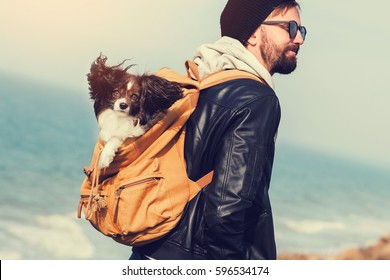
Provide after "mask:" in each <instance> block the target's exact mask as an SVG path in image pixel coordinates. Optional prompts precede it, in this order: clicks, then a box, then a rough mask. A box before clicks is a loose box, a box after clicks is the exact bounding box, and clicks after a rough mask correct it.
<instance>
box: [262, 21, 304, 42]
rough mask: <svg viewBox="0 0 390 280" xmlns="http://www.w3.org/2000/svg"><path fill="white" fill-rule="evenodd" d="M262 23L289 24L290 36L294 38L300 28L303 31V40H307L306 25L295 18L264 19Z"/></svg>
mask: <svg viewBox="0 0 390 280" xmlns="http://www.w3.org/2000/svg"><path fill="white" fill-rule="evenodd" d="M262 24H267V25H281V24H284V25H286V24H288V33H289V34H290V38H291V39H294V38H295V37H296V36H297V33H298V30H299V32H301V35H302V38H303V40H305V37H306V33H307V31H306V28H305V27H304V26H299V25H298V23H297V22H296V21H295V20H292V21H264V22H263V23H262Z"/></svg>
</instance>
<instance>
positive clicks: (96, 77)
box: [87, 55, 133, 100]
mask: <svg viewBox="0 0 390 280" xmlns="http://www.w3.org/2000/svg"><path fill="white" fill-rule="evenodd" d="M106 61H107V57H106V56H104V55H100V56H99V57H98V58H97V59H96V60H95V61H94V62H93V63H92V65H91V69H90V72H89V73H88V74H87V80H88V84H89V95H90V97H91V99H93V100H96V99H102V98H106V97H107V95H108V94H111V93H112V92H113V91H114V90H115V89H117V88H118V87H120V86H123V85H124V84H126V83H127V80H128V76H129V73H128V72H127V70H128V69H129V68H130V67H132V66H133V65H129V66H127V67H122V65H123V64H124V62H125V61H126V60H124V61H123V62H122V63H120V64H118V65H115V66H108V65H106Z"/></svg>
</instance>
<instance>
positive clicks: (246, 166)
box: [135, 79, 280, 259]
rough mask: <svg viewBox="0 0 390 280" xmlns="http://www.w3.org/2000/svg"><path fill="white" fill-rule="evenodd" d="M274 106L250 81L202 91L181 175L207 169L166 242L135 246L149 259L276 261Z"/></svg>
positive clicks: (258, 85) (269, 93) (195, 176)
mask: <svg viewBox="0 0 390 280" xmlns="http://www.w3.org/2000/svg"><path fill="white" fill-rule="evenodd" d="M279 121H280V106H279V101H278V98H277V97H276V95H275V93H274V91H273V90H272V89H271V88H270V87H268V86H267V85H264V84H261V83H259V82H257V81H254V80H251V79H239V80H233V81H229V82H225V83H222V84H220V85H217V86H214V87H212V88H209V89H206V90H203V91H202V92H201V94H200V98H199V101H198V106H197V108H196V110H195V111H194V113H193V115H192V116H191V117H190V120H189V121H188V123H187V132H186V133H187V134H186V142H185V157H186V162H187V170H188V175H189V177H190V178H191V179H192V180H197V179H199V178H201V177H202V176H203V175H205V174H206V173H208V172H209V171H210V170H214V177H213V181H212V182H211V183H210V184H209V185H208V186H207V187H206V188H204V189H203V190H202V191H201V192H200V193H199V194H198V195H197V196H195V198H194V199H192V200H191V201H190V202H189V203H188V205H187V207H186V210H185V213H184V215H183V217H182V219H181V221H180V222H179V224H178V225H177V226H176V228H175V229H174V230H173V231H172V232H171V233H170V234H169V235H168V236H166V237H165V238H163V239H161V240H158V241H156V242H154V243H152V244H148V245H145V246H143V247H140V248H137V249H135V250H139V252H141V253H143V254H146V255H147V256H150V257H152V258H155V259H275V258H276V247H275V239H274V229H273V220H272V213H271V205H270V201H269V196H268V189H269V184H270V178H271V171H272V165H273V158H274V148H275V136H276V132H277V129H278V126H279Z"/></svg>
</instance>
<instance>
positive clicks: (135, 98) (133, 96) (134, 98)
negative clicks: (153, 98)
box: [131, 93, 139, 101]
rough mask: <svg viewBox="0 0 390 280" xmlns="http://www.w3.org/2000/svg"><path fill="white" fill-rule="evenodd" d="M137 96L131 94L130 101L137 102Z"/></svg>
mask: <svg viewBox="0 0 390 280" xmlns="http://www.w3.org/2000/svg"><path fill="white" fill-rule="evenodd" d="M138 99H139V98H138V95H137V94H135V93H133V94H132V95H131V100H133V101H138Z"/></svg>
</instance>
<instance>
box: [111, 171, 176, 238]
mask: <svg viewBox="0 0 390 280" xmlns="http://www.w3.org/2000/svg"><path fill="white" fill-rule="evenodd" d="M112 199H114V201H113V202H112V205H113V207H112V209H110V210H111V211H112V212H111V216H112V219H113V221H114V223H115V224H116V225H117V226H118V228H120V229H121V232H122V235H133V234H139V233H143V232H144V231H148V232H150V231H151V230H152V229H153V228H155V227H157V226H158V225H160V224H161V223H163V222H165V221H166V220H168V219H169V218H170V217H171V216H172V203H171V200H170V197H169V195H168V193H167V191H166V188H165V184H164V178H163V176H162V174H161V173H159V172H153V173H151V174H148V175H143V176H139V177H135V178H132V179H130V180H128V181H125V182H123V184H121V185H120V186H119V187H117V188H116V189H115V192H114V194H112V195H111V198H110V200H109V201H111V200H112Z"/></svg>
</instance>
